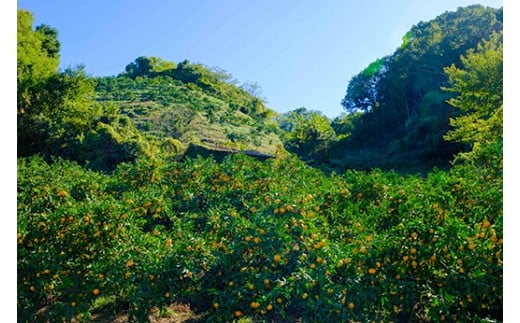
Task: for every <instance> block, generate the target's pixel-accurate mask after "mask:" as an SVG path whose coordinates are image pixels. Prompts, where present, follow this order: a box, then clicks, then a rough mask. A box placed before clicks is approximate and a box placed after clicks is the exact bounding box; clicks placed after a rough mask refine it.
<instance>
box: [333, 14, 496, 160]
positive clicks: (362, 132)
mask: <svg viewBox="0 0 520 323" xmlns="http://www.w3.org/2000/svg"><path fill="white" fill-rule="evenodd" d="M501 30H502V9H492V8H485V7H483V6H480V5H474V6H469V7H463V8H459V9H458V10H457V11H455V12H446V13H444V14H442V15H440V16H438V17H437V18H435V19H433V20H431V21H428V22H420V23H419V24H417V25H416V26H413V27H412V29H411V30H410V31H409V32H408V33H407V34H406V35H405V37H404V38H403V45H402V46H401V47H400V48H399V49H397V50H396V51H395V52H394V53H393V54H392V55H391V56H388V57H385V58H384V63H383V64H382V65H381V66H380V65H379V63H378V62H380V60H378V61H376V62H374V63H373V64H371V65H370V66H369V68H367V69H365V70H364V71H362V72H361V73H359V74H358V75H356V76H354V77H353V78H352V79H351V80H350V82H349V84H348V87H347V93H346V95H345V98H344V99H343V101H342V105H343V106H344V107H345V109H346V111H347V112H348V113H352V112H364V114H363V115H362V117H361V118H360V120H358V121H357V122H356V125H355V129H353V130H352V131H351V132H350V133H348V134H343V135H345V136H346V137H348V138H349V139H348V140H346V141H344V142H343V146H342V147H338V148H337V150H336V152H335V153H334V154H333V156H332V158H337V159H343V160H344V161H345V164H346V165H347V166H354V165H353V164H352V163H351V162H350V161H349V159H350V158H351V157H350V156H352V155H359V153H360V152H363V151H366V152H370V155H372V156H374V157H375V156H377V155H378V156H379V157H377V159H372V160H367V164H371V165H375V166H376V167H390V168H393V167H396V168H399V167H403V166H405V165H407V166H413V165H410V164H409V163H410V162H411V163H416V164H421V163H422V164H424V165H428V166H429V167H431V165H438V166H445V165H447V164H448V162H449V161H450V160H451V159H452V158H453V156H454V155H455V154H457V153H458V152H460V151H462V150H464V145H462V144H460V143H458V142H452V141H450V142H446V141H444V140H443V136H444V135H445V134H446V132H447V131H448V130H449V129H450V128H449V127H450V121H449V120H450V118H454V117H456V116H457V114H458V111H457V110H456V109H455V108H454V107H453V106H451V105H449V104H448V103H446V100H449V99H451V98H452V96H450V95H453V94H451V93H448V95H447V94H446V92H443V91H442V90H441V88H442V87H444V86H447V85H448V83H449V81H448V76H447V75H446V74H445V73H444V67H446V66H450V65H454V67H453V68H460V67H461V65H462V64H463V63H462V61H461V58H460V57H461V55H462V54H464V53H465V52H466V51H467V50H469V49H472V48H477V45H478V44H479V43H480V42H481V41H482V40H483V39H489V38H490V37H491V35H492V34H493V33H495V32H501ZM372 67H373V68H372ZM374 71H377V72H376V73H375V74H372V72H374ZM497 90H498V89H497ZM496 93H498V92H496ZM486 126H487V125H486ZM338 135H341V133H338Z"/></svg>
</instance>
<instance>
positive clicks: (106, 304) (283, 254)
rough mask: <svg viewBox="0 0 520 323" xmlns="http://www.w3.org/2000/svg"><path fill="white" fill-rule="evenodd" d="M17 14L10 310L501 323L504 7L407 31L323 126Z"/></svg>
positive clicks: (87, 316)
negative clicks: (104, 65) (73, 46)
mask: <svg viewBox="0 0 520 323" xmlns="http://www.w3.org/2000/svg"><path fill="white" fill-rule="evenodd" d="M17 22H18V39H17V41H18V47H17V49H18V64H17V66H18V76H17V86H18V93H17V94H18V99H17V117H18V118H17V122H18V129H17V130H18V131H17V139H18V141H17V144H18V159H17V160H18V164H17V165H18V168H17V176H18V182H17V220H18V221H17V314H18V321H19V322H34V321H37V322H40V321H41V322H55V321H66V322H77V321H86V322H89V321H93V322H123V321H132V322H149V321H152V322H165V321H166V322H170V321H171V322H178V321H189V322H207V321H210V322H331V321H338V322H367V321H377V322H379V321H384V322H440V321H446V322H501V321H502V320H503V295H502V291H503V209H502V204H503V191H502V190H503V189H502V186H503V184H502V183H503V170H502V164H503V154H502V142H503V135H502V112H503V94H502V88H503V86H502V83H503V78H502V74H503V66H502V62H503V59H502V56H503V54H502V53H503V40H502V9H499V10H495V9H490V8H484V7H481V6H472V7H467V8H460V9H459V10H458V11H457V12H447V13H445V14H443V15H441V16H439V17H438V18H436V19H434V20H432V21H430V22H421V23H419V24H418V25H417V26H414V27H413V28H412V29H411V31H410V32H409V33H407V34H406V35H405V37H404V39H403V44H402V46H401V47H400V48H399V49H397V50H396V52H395V53H393V54H392V55H390V56H388V57H384V58H381V59H378V60H376V61H375V62H374V63H373V64H371V65H370V66H369V67H368V68H367V69H365V70H364V71H362V72H361V73H360V74H358V75H357V76H354V77H353V78H352V80H351V81H350V82H349V85H348V89H347V94H346V96H345V98H344V99H343V105H344V106H345V108H346V110H347V112H348V113H346V114H345V115H342V116H339V117H338V118H336V119H335V120H333V121H330V120H329V119H328V118H327V117H325V116H324V115H323V114H322V113H320V112H319V111H313V110H308V109H306V108H304V107H302V108H298V109H296V110H294V111H290V112H287V113H284V114H279V113H276V112H274V111H273V110H271V109H269V108H267V107H266V106H265V103H264V102H263V101H262V99H261V98H260V97H259V95H258V91H257V88H256V85H254V84H249V85H247V84H245V85H242V86H238V83H237V82H236V81H234V80H233V79H232V77H231V75H230V74H229V73H227V72H225V71H222V70H219V69H218V68H208V67H206V66H204V65H202V64H194V63H190V62H189V61H187V60H185V61H183V62H180V63H175V62H170V61H167V60H164V59H161V58H158V57H138V58H137V59H136V60H135V61H134V62H131V63H129V64H128V65H127V67H126V69H125V71H122V72H121V73H120V74H119V75H118V76H111V77H91V76H89V75H88V73H87V72H86V67H81V66H79V67H77V68H70V69H67V70H64V71H60V70H59V69H58V66H59V59H60V46H61V45H60V43H59V41H58V37H57V35H58V31H57V30H55V29H53V28H52V27H51V26H47V25H41V26H37V27H34V26H33V17H32V15H31V13H30V12H28V11H26V10H18V20H17ZM248 154H249V155H251V156H253V157H251V156H248ZM258 157H261V158H258ZM314 166H319V167H314ZM433 166H444V168H435V167H434V168H432V167H433ZM375 167H379V168H375ZM391 168H393V169H396V170H398V171H399V172H396V171H392V170H388V169H391ZM417 169H420V170H421V173H420V174H417V175H416V174H415V173H414V171H415V170H417ZM324 170H325V171H324ZM405 173H407V174H408V175H404V174H405ZM179 309H183V313H181V314H183V315H184V319H181V318H180V316H179V315H180V314H179V311H180V310H179Z"/></svg>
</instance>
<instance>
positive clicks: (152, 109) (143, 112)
mask: <svg viewBox="0 0 520 323" xmlns="http://www.w3.org/2000/svg"><path fill="white" fill-rule="evenodd" d="M237 91H238V90H237ZM241 95H242V96H243V97H240V99H236V98H234V97H229V96H226V95H224V94H221V93H211V92H209V91H204V90H202V89H200V88H198V87H196V86H193V84H191V83H188V84H185V83H182V82H179V81H177V80H172V79H171V78H169V77H164V76H161V77H156V78H153V79H152V78H138V79H136V80H132V79H129V78H127V77H117V78H102V79H99V84H98V87H97V98H96V99H97V100H98V102H101V104H103V105H105V106H110V105H112V106H114V105H115V107H117V109H118V110H119V112H120V113H122V114H125V115H127V116H129V117H130V118H131V119H132V120H133V121H134V123H135V125H136V127H137V128H138V129H139V130H140V131H141V132H143V133H144V134H145V135H148V136H149V137H152V138H154V139H158V140H159V141H162V140H164V139H166V138H168V137H171V138H174V139H177V140H179V141H180V143H181V144H182V145H183V150H186V149H187V148H188V147H189V146H190V145H191V144H195V145H197V146H201V147H204V148H205V149H208V150H216V151H222V150H232V151H236V150H238V151H249V152H254V153H253V154H267V155H272V154H274V153H275V151H276V150H277V149H278V148H279V147H282V146H283V143H282V141H281V140H280V138H279V136H278V134H277V131H278V127H277V125H276V123H275V122H274V121H272V120H271V115H273V114H274V112H273V111H270V110H268V109H266V108H265V107H264V108H263V109H265V111H264V112H262V113H263V114H262V115H257V114H256V115H255V113H254V112H248V110H249V108H248V105H250V104H251V103H250V102H248V101H247V100H250V101H252V100H255V98H253V97H252V96H249V95H248V94H244V93H241Z"/></svg>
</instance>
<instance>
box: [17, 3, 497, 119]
mask: <svg viewBox="0 0 520 323" xmlns="http://www.w3.org/2000/svg"><path fill="white" fill-rule="evenodd" d="M475 3H480V4H482V5H485V6H490V7H494V8H498V7H501V6H502V5H503V2H502V0H428V1H424V0H398V1H389V0H365V1H358V0H313V1H311V0H291V1H289V0H259V1H244V0H220V1H218V0H189V1H178V0H169V1H164V0H147V1H142V0H140V1H137V0H89V1H71V0H45V1H42V0H19V1H18V8H23V9H28V10H29V11H31V12H32V13H33V15H34V16H35V18H36V20H35V23H36V24H40V23H46V24H48V25H51V26H52V27H54V28H56V29H57V30H58V33H59V40H60V42H61V45H62V47H61V67H62V68H65V67H68V66H74V65H77V64H84V65H85V66H86V70H87V72H88V73H89V74H91V75H94V76H106V75H117V74H118V73H120V72H122V71H124V68H125V66H126V65H127V64H128V63H130V62H132V61H133V60H134V59H135V58H137V57H139V56H158V57H161V58H163V59H166V60H170V61H174V62H180V61H182V60H184V59H188V60H189V61H191V62H197V63H202V64H204V65H207V66H210V67H213V66H216V67H219V68H222V69H224V70H226V71H228V72H229V73H231V74H232V75H233V76H234V77H235V78H236V79H237V80H238V82H239V83H240V84H241V83H243V82H246V81H249V82H257V83H258V85H260V87H261V89H262V95H263V97H265V99H266V100H267V103H268V104H267V105H268V106H269V107H270V108H272V109H274V110H276V111H279V112H286V111H289V110H293V109H296V108H299V107H302V106H305V107H307V108H308V109H313V110H320V111H322V112H323V113H324V114H326V115H327V116H329V117H335V116H337V115H339V114H340V113H341V112H342V107H341V105H340V102H341V99H342V98H343V97H344V95H345V91H346V88H347V83H348V81H349V80H350V78H351V77H352V76H354V75H356V74H357V73H359V72H360V71H361V70H362V69H364V68H365V67H366V66H368V64H370V63H371V62H372V61H374V60H375V59H377V58H379V57H382V56H385V55H388V54H391V53H392V52H393V51H394V50H395V49H396V48H397V47H399V45H400V43H401V37H402V36H403V35H404V34H405V33H406V32H407V31H408V30H409V29H410V28H411V27H412V26H413V25H415V24H417V23H418V22H419V21H421V20H423V21H426V20H430V19H433V18H435V17H436V16H438V15H439V14H442V13H443V12H445V11H451V10H456V8H457V7H460V6H467V5H471V4H475Z"/></svg>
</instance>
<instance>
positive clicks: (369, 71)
mask: <svg viewBox="0 0 520 323" xmlns="http://www.w3.org/2000/svg"><path fill="white" fill-rule="evenodd" d="M384 63H385V59H384V58H379V59H377V60H375V61H374V62H372V63H370V65H368V67H367V68H365V69H364V70H363V72H361V73H362V74H363V75H365V76H368V77H371V76H373V75H374V74H376V73H377V72H379V71H380V70H381V68H382V67H383V65H384Z"/></svg>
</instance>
